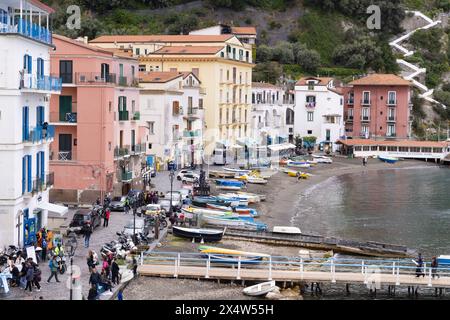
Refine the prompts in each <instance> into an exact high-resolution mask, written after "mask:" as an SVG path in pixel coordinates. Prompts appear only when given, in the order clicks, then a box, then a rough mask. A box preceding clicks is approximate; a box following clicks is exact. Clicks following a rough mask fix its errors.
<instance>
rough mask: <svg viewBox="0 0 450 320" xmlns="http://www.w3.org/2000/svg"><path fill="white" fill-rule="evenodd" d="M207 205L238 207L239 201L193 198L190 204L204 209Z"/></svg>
mask: <svg viewBox="0 0 450 320" xmlns="http://www.w3.org/2000/svg"><path fill="white" fill-rule="evenodd" d="M208 203H213V204H218V205H223V206H231V207H232V206H238V205H239V200H230V199H227V200H224V199H219V198H217V197H194V199H193V200H192V204H193V205H195V206H197V207H206V205H207V204H208Z"/></svg>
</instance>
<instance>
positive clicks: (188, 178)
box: [181, 173, 200, 184]
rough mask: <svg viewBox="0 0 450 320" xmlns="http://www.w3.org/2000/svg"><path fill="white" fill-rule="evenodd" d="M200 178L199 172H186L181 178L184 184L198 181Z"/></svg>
mask: <svg viewBox="0 0 450 320" xmlns="http://www.w3.org/2000/svg"><path fill="white" fill-rule="evenodd" d="M199 179H200V176H199V175H198V174H195V173H186V174H185V175H183V178H182V179H181V181H182V182H183V184H187V183H195V182H198V180H199Z"/></svg>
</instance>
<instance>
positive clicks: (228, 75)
mask: <svg viewBox="0 0 450 320" xmlns="http://www.w3.org/2000/svg"><path fill="white" fill-rule="evenodd" d="M227 81H230V70H227Z"/></svg>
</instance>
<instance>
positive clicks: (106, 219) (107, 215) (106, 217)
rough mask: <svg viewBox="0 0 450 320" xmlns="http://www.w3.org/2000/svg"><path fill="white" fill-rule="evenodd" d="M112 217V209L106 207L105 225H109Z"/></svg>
mask: <svg viewBox="0 0 450 320" xmlns="http://www.w3.org/2000/svg"><path fill="white" fill-rule="evenodd" d="M110 217H111V211H109V208H106V210H105V216H104V217H103V227H108V224H109V218H110Z"/></svg>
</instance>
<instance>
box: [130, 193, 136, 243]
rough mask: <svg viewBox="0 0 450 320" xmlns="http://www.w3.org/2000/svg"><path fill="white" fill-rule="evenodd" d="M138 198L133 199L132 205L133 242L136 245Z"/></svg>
mask: <svg viewBox="0 0 450 320" xmlns="http://www.w3.org/2000/svg"><path fill="white" fill-rule="evenodd" d="M135 197H136V196H133V198H131V199H132V200H131V201H132V205H133V241H134V243H136V211H137V207H136V206H137V201H136V198H135Z"/></svg>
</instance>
